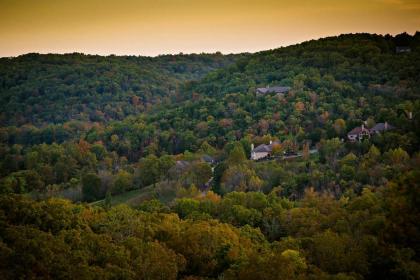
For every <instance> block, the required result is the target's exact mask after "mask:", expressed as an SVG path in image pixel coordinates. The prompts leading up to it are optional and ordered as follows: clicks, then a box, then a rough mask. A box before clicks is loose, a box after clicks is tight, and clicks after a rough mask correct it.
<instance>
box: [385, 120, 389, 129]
mask: <svg viewBox="0 0 420 280" xmlns="http://www.w3.org/2000/svg"><path fill="white" fill-rule="evenodd" d="M385 130H388V122H385Z"/></svg>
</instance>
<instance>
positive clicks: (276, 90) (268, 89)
mask: <svg viewBox="0 0 420 280" xmlns="http://www.w3.org/2000/svg"><path fill="white" fill-rule="evenodd" d="M289 90H290V87H280V86H275V87H264V88H257V93H286V92H288V91H289Z"/></svg>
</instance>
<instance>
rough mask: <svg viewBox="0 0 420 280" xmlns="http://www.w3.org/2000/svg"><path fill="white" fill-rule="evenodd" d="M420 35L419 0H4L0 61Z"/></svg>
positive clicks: (0, 15) (245, 49) (228, 49)
mask: <svg viewBox="0 0 420 280" xmlns="http://www.w3.org/2000/svg"><path fill="white" fill-rule="evenodd" d="M416 30H419V31H420V0H118V1H111V0H68V1H64V0H0V57H7V56H17V55H20V54H25V53H29V52H39V53H72V52H81V53H86V54H100V55H109V54H115V55H148V56H155V55H159V54H168V53H172V54H175V53H180V52H183V53H202V52H211V53H213V52H216V51H220V52H222V53H238V52H256V51H260V50H267V49H272V48H277V47H280V46H287V45H291V44H296V43H300V42H303V41H307V40H310V39H317V38H321V37H327V36H333V35H339V34H342V33H356V32H368V33H378V34H393V35H394V34H398V33H401V32H404V31H405V32H408V33H410V34H413V33H414V32H415V31H416Z"/></svg>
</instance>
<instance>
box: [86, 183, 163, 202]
mask: <svg viewBox="0 0 420 280" xmlns="http://www.w3.org/2000/svg"><path fill="white" fill-rule="evenodd" d="M154 197H155V191H154V190H153V186H148V187H145V188H142V189H136V190H132V191H128V192H125V193H122V194H118V195H115V196H112V198H111V204H112V205H117V204H122V203H126V204H128V205H130V206H136V205H138V204H140V203H141V202H143V201H145V200H148V199H152V198H154ZM104 202H105V199H102V200H98V201H95V202H92V203H91V205H97V206H102V205H103V204H104Z"/></svg>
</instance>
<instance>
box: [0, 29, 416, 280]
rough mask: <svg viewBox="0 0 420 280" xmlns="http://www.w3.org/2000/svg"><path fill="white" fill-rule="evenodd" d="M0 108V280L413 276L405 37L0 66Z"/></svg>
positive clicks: (412, 108)
mask: <svg viewBox="0 0 420 280" xmlns="http://www.w3.org/2000/svg"><path fill="white" fill-rule="evenodd" d="M400 47H404V50H409V51H405V52H399V51H398V49H399V48H400ZM267 86H271V87H274V86H278V87H283V88H286V87H287V90H286V92H284V93H281V94H275V93H273V94H271V93H267V94H256V90H257V88H261V87H267ZM0 98H1V120H0V122H1V124H2V127H0V275H4V276H5V278H6V279H19V278H54V279H55V278H78V279H79V278H80V279H115V278H119V279H419V278H420V243H419V240H420V227H419V223H418V220H419V219H420V209H419V205H420V189H419V187H420V186H419V182H420V171H419V166H420V154H419V147H420V115H419V113H420V33H419V32H417V33H416V34H415V35H413V36H410V35H407V34H400V35H397V36H395V37H392V36H389V35H387V36H380V35H372V34H347V35H341V36H338V37H329V38H324V39H320V40H313V41H308V42H305V43H302V44H298V45H294V46H289V47H283V48H279V49H274V50H268V51H263V52H259V53H254V54H239V55H228V56H225V55H221V54H213V55H205V54H201V55H175V56H159V57H156V58H146V57H117V56H109V57H100V56H86V55H82V54H72V55H37V54H29V55H25V56H21V57H17V58H2V59H0ZM354 131H361V132H363V133H365V134H357V135H356V137H357V138H356V140H352V139H350V138H349V133H350V134H351V133H353V132H354ZM358 133H359V132H358ZM261 144H265V145H266V146H267V147H270V150H269V154H268V155H264V157H263V158H262V159H260V160H252V159H250V158H251V151H256V150H257V149H255V150H252V149H253V148H255V147H258V146H259V145H261ZM259 147H261V146H259ZM264 147H265V146H263V148H264ZM267 147H265V148H267ZM69 200H70V201H69Z"/></svg>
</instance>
